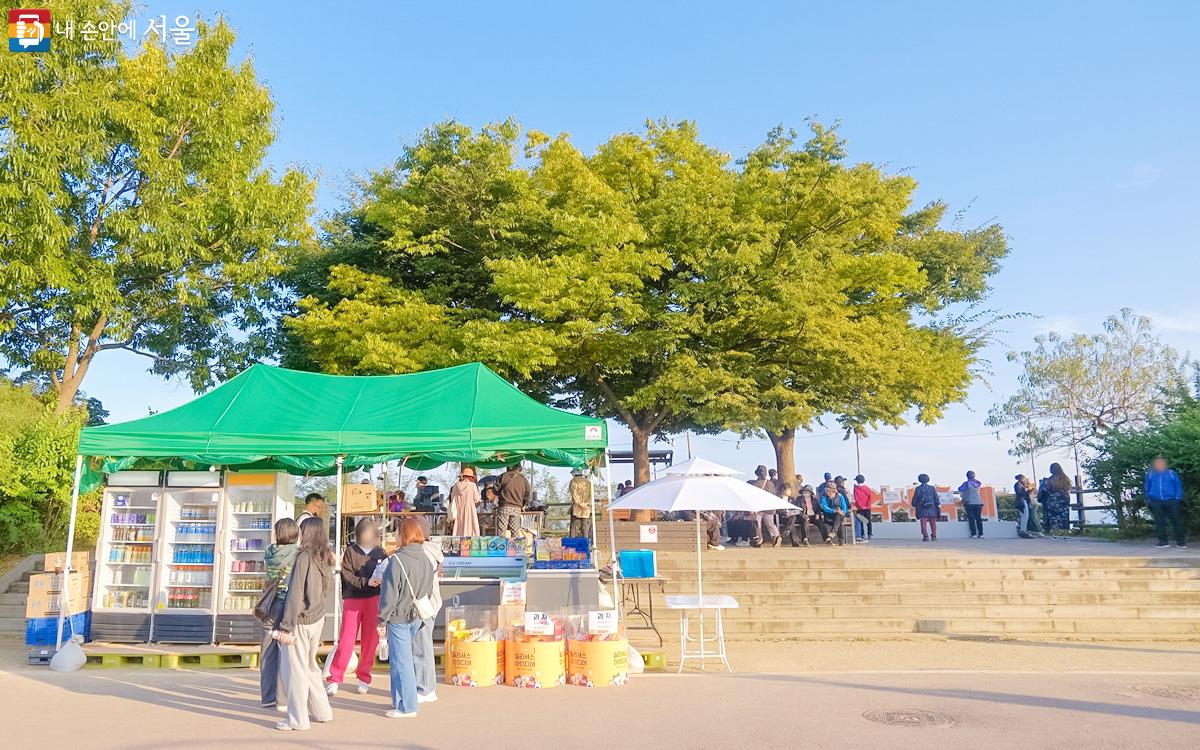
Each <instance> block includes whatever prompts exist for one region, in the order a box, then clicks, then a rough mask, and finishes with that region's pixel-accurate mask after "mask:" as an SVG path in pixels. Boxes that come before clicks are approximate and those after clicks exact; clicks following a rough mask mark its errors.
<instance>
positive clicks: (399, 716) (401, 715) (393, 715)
mask: <svg viewBox="0 0 1200 750" xmlns="http://www.w3.org/2000/svg"><path fill="white" fill-rule="evenodd" d="M384 716H386V717H388V718H389V719H415V718H417V712H416V711H413V712H412V713H411V714H406V713H401V712H400V711H397V710H396V709H394V708H393V709H392V710H391V711H388V712H386V713H384Z"/></svg>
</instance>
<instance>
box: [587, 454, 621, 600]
mask: <svg viewBox="0 0 1200 750" xmlns="http://www.w3.org/2000/svg"><path fill="white" fill-rule="evenodd" d="M604 486H605V487H606V488H607V490H608V506H609V511H608V555H609V563H610V564H611V565H612V587H613V604H614V605H616V607H617V621H618V622H620V620H621V619H622V618H621V615H622V612H621V609H622V607H621V596H620V588H619V587H618V586H617V528H616V525H615V524H614V523H613V513H612V504H613V501H614V500H616V498H615V497H614V496H613V483H612V460H611V459H610V458H609V457H608V449H607V448H605V449H604ZM593 502H594V500H593ZM595 523H596V521H595V517H593V520H592V524H593V525H595Z"/></svg>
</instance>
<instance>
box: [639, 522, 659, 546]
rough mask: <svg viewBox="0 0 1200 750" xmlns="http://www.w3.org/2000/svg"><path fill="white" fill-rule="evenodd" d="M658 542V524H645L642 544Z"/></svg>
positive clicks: (643, 525)
mask: <svg viewBox="0 0 1200 750" xmlns="http://www.w3.org/2000/svg"><path fill="white" fill-rule="evenodd" d="M657 542H658V524H654V523H644V524H642V544H656V543H657Z"/></svg>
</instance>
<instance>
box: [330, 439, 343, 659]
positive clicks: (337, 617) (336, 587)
mask: <svg viewBox="0 0 1200 750" xmlns="http://www.w3.org/2000/svg"><path fill="white" fill-rule="evenodd" d="M344 462H345V458H344V457H343V456H338V457H337V495H336V496H335V497H336V499H337V504H336V505H335V507H334V509H333V520H334V525H333V544H334V547H333V551H334V557H336V558H337V559H338V570H340V569H341V556H342V464H343V463H344ZM333 581H334V583H333V599H334V604H333V642H334V643H337V639H338V633H340V632H342V576H341V574H340V573H338V572H337V570H335V571H334V575H333Z"/></svg>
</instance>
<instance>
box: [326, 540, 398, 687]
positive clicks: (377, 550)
mask: <svg viewBox="0 0 1200 750" xmlns="http://www.w3.org/2000/svg"><path fill="white" fill-rule="evenodd" d="M385 559H387V555H386V554H384V552H383V548H382V547H380V546H379V529H377V528H375V524H374V523H372V522H371V519H369V518H362V519H359V521H358V524H357V525H356V526H355V527H354V543H353V544H350V545H348V546H347V547H346V551H345V552H343V553H342V630H341V632H340V633H339V634H338V641H337V651H336V652H334V655H333V661H332V662H331V663H330V666H329V678H328V680H326V682H325V692H327V693H329V694H330V695H337V691H338V685H340V684H341V683H342V680H344V679H345V677H346V666H347V665H348V664H349V663H350V655H351V654H353V653H354V643H355V642H356V641H358V640H359V637H360V636H359V633H360V631H361V633H362V635H361V638H362V648H361V649H359V657H358V669H357V670H355V674H357V675H358V692H359V693H363V694H365V693H366V692H367V691H368V690H370V689H371V668H372V667H374V666H375V651H376V649H377V648H378V646H379V631H378V627H379V580H378V579H376V578H375V568H376V566H378V565H379V563H380V562H381V561H383V560H385Z"/></svg>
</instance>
